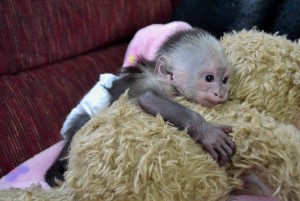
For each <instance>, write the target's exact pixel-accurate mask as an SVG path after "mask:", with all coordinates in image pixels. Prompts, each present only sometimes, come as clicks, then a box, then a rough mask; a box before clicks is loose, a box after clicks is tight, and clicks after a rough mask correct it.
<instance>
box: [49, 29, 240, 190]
mask: <svg viewBox="0 0 300 201" xmlns="http://www.w3.org/2000/svg"><path fill="white" fill-rule="evenodd" d="M228 65H229V62H228V60H227V59H226V56H225V53H224V50H223V48H222V46H221V44H220V42H219V41H218V40H217V39H216V38H214V37H213V36H212V35H211V34H209V33H207V32H206V31H204V30H202V29H197V28H194V29H191V30H187V31H183V32H179V33H176V34H174V35H172V36H171V37H169V39H168V40H167V41H166V42H165V43H164V44H163V45H162V46H161V48H160V50H159V51H158V54H157V58H156V60H155V61H147V60H145V59H139V61H138V62H137V65H135V66H132V67H126V68H122V71H121V75H122V76H121V77H120V78H119V79H117V80H115V81H114V82H113V84H112V87H111V88H110V89H108V91H109V92H110V94H111V96H112V98H111V103H112V102H114V101H115V100H117V99H118V98H119V97H120V95H121V94H123V93H124V92H125V91H126V90H127V89H128V88H129V91H128V95H129V98H130V99H132V100H133V101H134V102H135V103H137V104H138V105H139V106H140V107H141V109H142V110H144V111H145V112H146V113H148V114H150V115H153V116H154V115H156V114H160V115H161V116H162V117H163V119H164V120H166V121H169V122H170V123H172V124H173V125H174V126H176V127H177V128H178V129H180V130H183V129H186V128H187V132H188V134H189V135H190V136H191V138H192V139H194V140H195V141H196V142H198V143H199V144H200V145H202V147H203V148H204V149H205V150H206V151H207V152H208V153H209V154H211V156H212V157H213V159H214V160H215V161H217V162H218V163H219V165H220V166H223V165H225V164H226V163H227V162H228V161H229V160H230V159H231V157H232V155H233V154H234V150H235V144H234V142H233V141H232V140H231V139H230V138H229V136H228V134H229V133H230V132H232V127H231V126H228V125H213V124H210V123H208V122H207V121H206V120H205V119H204V118H203V117H202V116H201V115H200V114H198V113H196V112H194V111H192V110H191V109H189V108H187V107H185V106H183V105H180V104H179V103H176V102H174V101H173V100H172V98H173V97H175V96H179V95H181V96H184V97H186V98H187V99H189V100H191V101H193V102H196V103H199V104H201V105H203V106H206V107H214V106H216V105H219V104H221V103H223V102H224V101H226V100H227V96H228V90H229V86H228V78H229V76H230V69H229V67H228ZM89 119H90V118H89V116H88V115H83V116H82V117H78V118H77V120H75V121H74V123H73V124H74V126H72V127H71V129H70V130H69V134H68V136H69V139H67V142H66V145H65V147H64V149H63V151H62V152H61V154H60V156H59V157H58V160H57V161H56V162H55V163H54V164H53V166H52V167H51V168H50V169H49V170H48V172H47V173H46V181H47V182H48V184H50V185H51V186H54V185H55V180H54V178H55V177H56V178H57V179H59V180H63V173H64V171H65V170H66V167H67V161H66V160H60V159H61V158H62V157H64V156H66V154H67V150H68V147H69V145H70V143H71V141H72V138H73V135H74V134H75V133H76V131H77V130H79V129H80V127H82V126H83V125H84V124H85V123H86V122H87V121H88V120H89Z"/></svg>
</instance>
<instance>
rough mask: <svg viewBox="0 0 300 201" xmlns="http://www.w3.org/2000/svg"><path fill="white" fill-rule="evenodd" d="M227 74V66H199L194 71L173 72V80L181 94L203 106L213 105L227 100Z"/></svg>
mask: <svg viewBox="0 0 300 201" xmlns="http://www.w3.org/2000/svg"><path fill="white" fill-rule="evenodd" d="M229 75H230V70H229V68H227V67H222V68H220V67H215V66H210V67H201V68H199V69H198V70H196V71H195V72H194V73H191V72H180V73H176V72H175V74H174V82H175V85H176V88H177V89H178V90H179V92H180V93H181V95H183V96H185V97H187V98H189V99H191V100H192V101H194V102H197V103H199V104H201V105H203V106H206V107H214V106H216V105H219V104H221V103H223V102H225V101H226V100H227V97H228V90H229V85H228V79H229Z"/></svg>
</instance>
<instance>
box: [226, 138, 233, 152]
mask: <svg viewBox="0 0 300 201" xmlns="http://www.w3.org/2000/svg"><path fill="white" fill-rule="evenodd" d="M225 141H226V143H227V144H228V145H229V146H230V148H231V149H232V150H233V153H234V152H235V143H234V142H233V141H232V140H231V139H230V138H228V137H225Z"/></svg>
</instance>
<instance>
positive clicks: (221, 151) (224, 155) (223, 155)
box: [217, 147, 229, 166]
mask: <svg viewBox="0 0 300 201" xmlns="http://www.w3.org/2000/svg"><path fill="white" fill-rule="evenodd" d="M217 152H218V153H219V154H220V156H219V160H218V161H219V165H220V166H224V165H225V164H226V162H227V160H228V158H229V157H228V156H227V153H226V151H224V149H223V148H222V147H219V148H218V149H217Z"/></svg>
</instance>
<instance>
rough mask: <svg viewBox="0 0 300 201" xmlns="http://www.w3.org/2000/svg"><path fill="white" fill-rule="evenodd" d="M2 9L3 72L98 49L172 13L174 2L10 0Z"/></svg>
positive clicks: (0, 65)
mask: <svg viewBox="0 0 300 201" xmlns="http://www.w3.org/2000/svg"><path fill="white" fill-rule="evenodd" d="M0 10H2V11H4V12H2V13H1V15H0V24H1V26H0V27H1V28H0V47H1V51H0V74H3V73H15V72H18V71H20V70H28V69H31V68H34V67H37V66H40V65H44V64H49V63H53V62H57V61H60V60H62V59H65V58H68V57H72V56H75V55H79V54H82V53H84V52H88V51H92V50H95V49H96V48H98V47H101V46H104V45H109V44H111V43H112V42H115V41H116V40H120V39H124V38H126V37H129V36H131V35H132V34H133V33H134V32H135V31H136V30H137V29H138V28H141V27H142V26H145V25H147V24H149V23H153V22H159V21H164V20H165V19H166V18H167V17H169V16H170V12H171V3H170V1H168V0H157V1H153V0H143V1H141V0H130V1H109V0H89V1H82V0H64V1H51V0H43V1H36V0H26V1H23V0H6V1H3V2H1V4H0Z"/></svg>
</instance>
